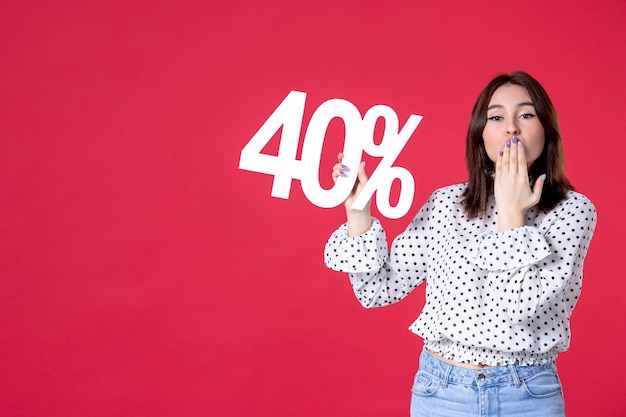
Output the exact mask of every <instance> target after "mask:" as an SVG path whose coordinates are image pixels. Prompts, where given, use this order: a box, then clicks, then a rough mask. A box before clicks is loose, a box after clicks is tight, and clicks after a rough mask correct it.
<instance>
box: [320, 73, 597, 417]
mask: <svg viewBox="0 0 626 417" xmlns="http://www.w3.org/2000/svg"><path fill="white" fill-rule="evenodd" d="M341 159H342V155H341V154H340V155H339V163H338V164H336V165H335V166H334V168H333V178H334V179H335V180H336V179H337V178H338V177H339V176H341V175H344V173H345V171H346V170H347V169H349V168H350V167H346V166H344V165H342V164H341ZM466 160H467V168H468V176H469V178H468V182H466V183H463V184H457V185H452V186H447V187H443V188H440V189H438V190H436V191H435V192H434V193H433V194H432V195H431V196H430V198H429V199H428V201H427V202H426V203H425V204H424V206H422V208H421V209H420V211H419V212H418V213H417V215H416V216H415V217H414V218H413V220H412V221H411V223H410V224H409V226H408V227H407V229H406V230H405V231H404V232H403V233H402V234H400V235H399V236H398V237H396V239H395V240H394V242H393V245H392V247H391V250H389V249H388V245H387V239H386V236H385V232H384V230H383V228H382V226H381V224H380V222H378V220H376V219H374V218H372V216H371V214H370V209H369V205H368V206H367V207H366V208H365V209H364V210H362V211H355V210H352V209H350V207H351V205H352V202H353V201H354V199H355V198H356V196H357V195H358V194H359V192H360V191H361V190H362V188H363V186H364V185H365V183H366V182H367V176H366V174H365V170H364V164H361V166H360V167H358V170H359V172H358V179H357V181H356V184H355V188H354V191H353V193H352V195H350V196H349V197H348V199H347V200H346V202H345V208H346V214H347V223H345V224H344V225H342V226H340V227H339V229H337V230H336V231H335V232H334V233H333V234H332V236H331V237H330V239H329V240H328V242H327V244H326V250H325V254H324V256H325V262H326V265H327V266H328V267H329V268H332V269H334V270H337V271H343V272H348V273H349V276H350V282H351V284H352V286H353V289H354V292H355V294H356V296H357V298H358V299H359V301H360V302H361V304H362V305H363V306H364V307H367V308H373V307H381V306H385V305H388V304H392V303H395V302H397V301H400V300H401V299H402V298H404V297H405V296H406V295H408V294H409V293H410V292H411V291H412V290H413V289H415V288H416V287H417V286H418V285H419V284H421V283H422V282H423V281H426V282H427V287H426V304H425V305H424V308H423V310H422V312H421V314H420V315H419V317H418V318H417V320H416V321H415V322H414V323H413V324H412V325H411V326H410V330H411V331H412V332H414V333H416V334H418V335H419V336H421V337H422V338H423V339H424V350H423V352H422V354H421V356H420V366H419V369H418V372H417V374H416V376H415V380H414V385H413V390H412V392H413V395H412V400H411V415H412V416H413V417H418V416H428V417H436V416H442V417H456V416H459V417H461V416H541V417H551V416H564V415H565V411H564V409H565V406H564V402H563V394H562V390H561V383H560V381H559V377H558V374H557V371H556V367H555V364H554V361H555V359H556V357H557V354H558V353H559V352H563V351H565V350H567V349H568V347H569V343H570V325H569V317H570V314H571V313H572V310H573V308H574V306H575V305H576V301H577V300H578V297H579V294H580V290H581V280H582V271H583V260H584V258H585V255H586V253H587V249H588V247H589V243H590V241H591V237H592V235H593V231H594V228H595V223H596V211H595V208H594V206H593V204H592V203H591V202H590V201H589V200H588V199H587V198H586V197H585V196H583V195H582V194H579V193H577V192H575V191H574V190H573V187H572V186H571V184H570V183H569V181H568V180H567V178H566V177H565V173H564V162H563V148H562V143H561V134H560V131H559V126H558V121H557V116H556V112H555V110H554V107H553V105H552V102H551V100H550V98H549V97H548V95H547V93H546V92H545V90H544V89H543V87H542V86H541V85H540V84H539V83H538V82H537V81H536V80H535V79H534V78H532V77H531V76H529V75H528V74H526V73H523V72H516V73H513V74H511V75H500V76H497V77H495V78H494V79H493V80H491V82H489V84H487V86H486V87H485V88H484V90H483V91H482V92H481V93H480V95H479V97H478V100H477V101H476V104H475V105H474V109H473V111H472V115H471V120H470V125H469V129H468V133H467V140H466ZM352 168H353V169H356V168H357V167H352Z"/></svg>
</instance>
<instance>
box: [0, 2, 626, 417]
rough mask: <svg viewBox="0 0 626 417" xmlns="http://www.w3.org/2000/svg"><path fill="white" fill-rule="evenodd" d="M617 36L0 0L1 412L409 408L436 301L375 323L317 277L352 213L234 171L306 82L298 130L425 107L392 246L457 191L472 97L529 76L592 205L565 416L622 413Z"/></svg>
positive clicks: (551, 15)
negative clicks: (440, 195) (328, 246)
mask: <svg viewBox="0 0 626 417" xmlns="http://www.w3.org/2000/svg"><path fill="white" fill-rule="evenodd" d="M625 24H626V2H624V1H623V0H603V1H595V2H587V1H576V0H574V1H571V0H570V1H543V0H542V1H539V0H529V1H525V2H521V3H503V2H498V1H492V0H487V1H481V2H469V1H467V2H466V1H462V0H450V1H437V2H435V1H430V2H424V1H389V2H382V1H352V2H346V1H337V0H319V1H316V2H293V1H286V0H281V1H265V2H254V1H242V0H229V1H222V2H203V1H191V0H182V1H163V0H151V1H117V0H114V1H87V2H85V1H28V0H27V1H12V0H2V1H0V236H1V238H0V245H1V246H0V274H1V281H0V282H1V286H0V415H1V416H63V417H69V416H81V417H83V416H244V415H267V416H292V415H298V416H329V417H332V416H346V415H359V416H382V415H384V416H405V415H408V404H409V399H410V395H409V390H410V386H411V382H412V377H413V374H414V372H415V370H416V368H417V357H418V354H419V351H420V349H421V346H422V342H421V340H420V339H419V338H418V337H416V336H414V335H412V334H411V333H410V332H409V331H408V330H407V327H408V325H409V324H410V323H411V322H412V321H413V320H414V318H415V317H416V316H417V314H418V312H419V310H420V308H421V305H422V303H423V289H419V290H417V291H415V293H414V294H412V295H411V296H410V297H408V299H406V300H404V301H403V302H402V303H400V304H398V305H395V306H391V307H387V308H384V309H379V310H374V311H367V310H364V309H362V308H361V307H360V306H359V305H358V303H357V301H356V299H355V298H354V297H353V295H352V292H351V289H350V286H349V284H348V280H347V278H346V277H345V276H343V275H342V274H337V273H333V272H331V271H330V270H327V269H326V268H325V267H324V265H323V259H322V253H323V246H324V243H325V241H326V238H327V237H328V235H329V234H330V233H331V232H332V230H334V228H335V227H336V226H337V225H338V224H339V223H340V222H342V221H343V220H342V219H343V217H342V216H343V213H342V209H340V208H337V209H321V208H318V207H316V206H314V205H312V204H311V203H309V202H308V201H307V200H306V198H305V197H304V196H303V193H302V190H301V189H300V183H299V182H298V181H294V183H293V185H292V192H291V198H290V199H288V200H282V199H276V198H272V197H270V189H271V185H272V177H271V176H268V175H264V174H258V173H253V172H249V171H243V170H239V169H238V164H239V155H240V152H241V149H242V148H243V147H244V145H245V144H246V143H247V142H248V141H249V139H250V138H251V137H252V135H253V134H254V133H255V132H256V131H257V129H258V128H259V127H260V126H261V125H262V124H263V122H264V121H265V120H266V119H267V117H268V116H269V115H270V114H271V112H272V111H273V110H274V109H275V108H276V106H277V105H278V104H279V103H280V101H281V100H282V99H283V98H284V97H285V96H286V95H287V93H288V92H289V91H290V90H299V91H304V92H307V93H308V97H307V105H306V109H305V126H306V123H307V120H308V118H310V116H311V114H312V112H313V111H314V110H315V108H317V107H318V106H319V105H320V104H321V103H322V102H324V101H326V100H328V99H330V98H343V99H346V100H348V101H350V102H351V103H353V104H354V105H355V106H357V107H358V108H359V110H360V111H361V112H362V113H363V112H365V111H366V110H367V109H368V108H370V107H371V106H373V105H376V104H386V105H389V106H390V107H392V108H393V109H394V110H395V111H396V112H397V113H398V115H399V117H400V120H401V122H403V121H405V120H406V118H407V117H408V116H409V115H410V114H420V115H423V116H424V119H423V121H422V123H421V124H420V125H419V127H418V128H417V130H416V132H415V134H414V135H413V136H412V138H411V140H410V141H409V143H408V144H407V146H406V147H405V149H404V151H403V152H402V154H401V155H400V158H399V159H398V161H397V162H396V164H397V165H400V166H404V167H407V168H408V169H409V170H410V171H411V172H412V173H413V176H414V177H415V181H416V190H415V200H414V202H413V206H412V209H411V211H410V213H409V214H408V215H407V216H405V217H403V218H401V219H398V220H389V219H386V220H385V219H384V220H383V223H384V224H385V226H386V227H387V229H388V232H389V234H390V235H395V234H397V233H398V232H400V231H401V230H402V229H404V227H405V226H406V225H407V223H408V222H409V220H410V217H411V215H412V214H414V213H415V211H416V210H417V209H418V208H419V206H420V205H421V204H422V202H423V201H424V200H425V199H426V197H427V196H428V195H429V194H430V192H431V191H432V190H433V189H434V188H436V187H440V186H443V185H447V184H451V183H454V182H460V181H464V180H465V168H464V153H463V152H464V135H465V129H466V126H467V122H468V120H469V113H470V110H471V106H472V105H473V102H474V100H475V98H476V96H477V95H478V93H479V91H480V89H481V88H482V87H483V86H484V84H485V83H486V82H487V81H488V80H489V79H490V78H492V77H493V76H494V75H495V74H497V73H499V72H508V71H512V70H516V69H522V70H526V71H528V72H530V73H531V74H533V75H534V76H535V77H536V78H537V79H538V80H539V81H540V82H542V84H543V85H544V86H545V87H546V89H547V90H548V92H549V93H550V95H551V97H552V99H553V101H554V103H555V105H556V107H557V110H558V112H559V116H560V121H561V125H562V130H563V135H564V144H565V151H566V161H567V173H568V176H569V177H570V179H571V180H572V181H573V183H574V184H575V186H576V187H577V189H578V190H579V191H581V192H583V193H584V194H586V195H587V196H589V197H590V198H591V199H592V201H594V203H595V204H596V206H597V209H598V213H599V221H598V228H597V231H596V236H595V237H594V241H593V243H592V247H591V250H590V252H589V256H588V259H587V262H586V269H585V280H584V291H583V296H582V299H581V300H580V303H579V305H578V307H577V309H576V311H575V312H574V316H573V319H572V320H573V344H572V349H571V350H570V351H569V352H567V353H565V354H563V355H561V356H560V357H559V360H558V365H559V367H560V371H561V374H562V379H563V383H564V386H565V395H566V400H567V407H568V416H570V417H577V416H580V417H582V416H605V417H611V416H613V417H618V416H624V415H626V404H625V403H626V401H625V400H624V396H623V393H624V390H623V381H622V379H623V378H622V377H621V376H622V375H623V374H624V372H625V371H626V359H625V358H626V357H625V355H623V353H622V350H623V346H624V342H625V341H626V339H625V338H624V327H625V326H624V325H625V323H624V322H625V320H624V317H625V313H626V310H625V306H626V303H624V301H623V300H624V293H625V291H626V284H625V282H626V280H625V279H624V276H625V275H626V274H625V272H626V271H625V267H624V262H623V258H624V256H623V251H624V245H623V236H624V233H626V220H625V216H624V213H623V207H624V202H623V199H624V196H623V189H624V182H625V180H626V178H625V175H624V173H625V170H624V155H625V153H624V152H625V149H626V148H625V146H624V143H625V140H624V138H623V136H624V133H625V132H626V122H625V120H626V117H625V116H624V113H625V112H624V107H625V106H624V97H626V87H625V83H624V74H626V52H625V51H626V31H625V30H624V25H625ZM333 123H335V122H333ZM333 123H331V128H330V129H329V132H328V136H327V140H326V142H325V145H324V150H323V158H322V166H321V168H320V172H321V173H322V174H323V184H326V185H329V180H330V178H329V177H330V174H329V172H330V167H331V166H332V164H333V163H334V154H336V152H337V151H338V150H339V149H340V148H341V146H342V140H343V139H342V137H341V134H342V128H341V124H333ZM277 141H278V137H277V138H276V140H274V141H273V142H272V145H271V146H270V148H271V147H272V146H274V147H276V146H277V145H276V143H277ZM274 150H275V148H274ZM271 151H272V150H271V149H268V152H271ZM375 162H376V161H375V160H374V161H373V163H375ZM374 166H375V165H374ZM368 167H369V166H368Z"/></svg>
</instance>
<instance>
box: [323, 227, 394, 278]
mask: <svg viewBox="0 0 626 417" xmlns="http://www.w3.org/2000/svg"><path fill="white" fill-rule="evenodd" d="M363 254H365V256H363ZM388 254H389V249H388V246H387V238H386V235H385V231H384V229H383V227H382V225H381V224H380V222H379V221H378V219H375V218H373V221H372V226H371V227H370V228H369V229H368V230H367V231H366V232H365V233H363V234H362V235H360V236H355V237H348V224H347V223H344V224H342V225H341V226H339V228H338V229H337V230H335V231H334V232H333V234H332V235H331V236H330V239H328V242H326V248H325V251H324V263H325V264H326V266H327V267H328V268H330V269H332V270H334V271H339V272H352V273H356V272H370V271H377V270H379V269H380V268H382V266H383V265H384V264H385V262H386V260H387V257H388Z"/></svg>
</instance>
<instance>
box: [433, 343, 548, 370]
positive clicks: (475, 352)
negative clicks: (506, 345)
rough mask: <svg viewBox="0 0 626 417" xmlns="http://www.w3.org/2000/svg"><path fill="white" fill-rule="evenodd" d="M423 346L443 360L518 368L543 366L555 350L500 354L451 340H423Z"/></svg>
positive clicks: (499, 352) (500, 352)
mask: <svg viewBox="0 0 626 417" xmlns="http://www.w3.org/2000/svg"><path fill="white" fill-rule="evenodd" d="M424 346H425V347H426V349H428V350H430V351H431V352H437V353H439V354H441V355H443V356H444V357H445V358H448V359H452V360H456V361H459V362H463V363H468V364H471V365H487V366H504V365H512V364H517V365H520V366H532V365H543V364H545V363H548V362H552V361H554V360H556V357H557V352H556V350H550V351H548V352H542V353H531V352H528V351H521V352H502V351H494V350H491V349H487V348H481V347H475V346H463V345H461V344H459V343H458V342H454V341H452V340H434V341H433V340H425V341H424Z"/></svg>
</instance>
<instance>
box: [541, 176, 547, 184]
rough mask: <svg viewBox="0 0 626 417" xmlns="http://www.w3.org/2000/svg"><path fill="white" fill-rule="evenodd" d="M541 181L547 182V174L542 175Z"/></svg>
mask: <svg viewBox="0 0 626 417" xmlns="http://www.w3.org/2000/svg"><path fill="white" fill-rule="evenodd" d="M541 181H543V182H546V174H542V175H541Z"/></svg>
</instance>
